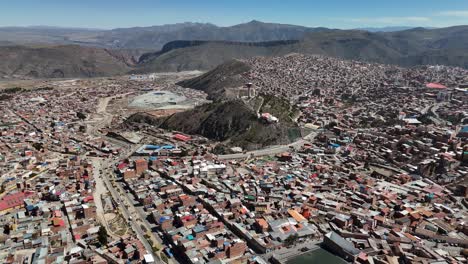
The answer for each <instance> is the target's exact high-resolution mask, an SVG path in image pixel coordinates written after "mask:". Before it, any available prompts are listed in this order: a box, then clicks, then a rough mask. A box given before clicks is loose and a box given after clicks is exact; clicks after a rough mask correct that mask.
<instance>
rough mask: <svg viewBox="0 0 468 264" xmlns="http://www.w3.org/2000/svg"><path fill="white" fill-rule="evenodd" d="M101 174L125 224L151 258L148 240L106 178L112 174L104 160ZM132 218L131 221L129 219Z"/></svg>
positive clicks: (107, 162)
mask: <svg viewBox="0 0 468 264" xmlns="http://www.w3.org/2000/svg"><path fill="white" fill-rule="evenodd" d="M103 168H104V169H103V172H104V175H102V179H103V180H104V183H105V185H106V187H107V189H108V190H109V192H110V194H111V196H112V198H113V199H114V201H117V202H118V203H119V204H118V205H119V208H120V211H121V212H122V215H123V217H124V218H125V219H126V220H127V223H128V224H129V225H130V226H131V227H132V229H133V231H135V234H136V235H137V237H138V239H139V240H140V241H141V242H142V243H143V245H144V246H145V249H146V251H147V252H149V253H151V254H152V255H153V256H154V255H155V253H154V252H153V248H152V247H151V245H150V244H149V242H148V240H147V239H146V237H145V232H144V231H143V230H142V229H141V227H140V225H139V224H138V222H137V221H136V220H134V219H133V218H134V216H133V214H132V212H130V210H128V209H127V206H126V205H125V204H124V203H122V202H120V201H121V195H120V194H119V193H118V192H117V191H116V189H115V188H114V186H112V183H111V182H110V181H109V178H108V177H107V176H106V175H108V173H111V172H112V163H111V164H109V161H108V160H106V161H104V162H103ZM130 217H132V219H130Z"/></svg>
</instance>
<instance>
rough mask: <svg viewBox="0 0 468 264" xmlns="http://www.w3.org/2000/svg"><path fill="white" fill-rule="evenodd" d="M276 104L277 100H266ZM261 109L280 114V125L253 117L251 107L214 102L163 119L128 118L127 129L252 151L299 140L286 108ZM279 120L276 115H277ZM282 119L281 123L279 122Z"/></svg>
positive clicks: (144, 116) (145, 116) (137, 116)
mask: <svg viewBox="0 0 468 264" xmlns="http://www.w3.org/2000/svg"><path fill="white" fill-rule="evenodd" d="M271 100H280V99H271V98H270V99H268V100H267V101H269V102H270V101H271ZM274 105H275V107H272V105H271V104H268V105H265V110H267V109H268V110H271V111H272V114H276V113H278V114H279V113H280V112H281V113H282V114H283V115H282V116H281V117H280V122H279V123H277V124H267V123H265V122H263V121H261V120H259V118H258V117H257V113H256V112H255V110H254V109H252V107H250V106H249V105H248V104H246V103H244V102H243V101H241V100H227V101H218V102H214V103H211V104H205V105H201V106H198V107H196V108H194V109H192V110H189V111H186V112H181V113H176V114H173V115H171V116H169V117H167V118H155V117H154V116H151V115H149V114H146V113H137V114H134V115H132V116H131V117H129V118H128V119H127V121H126V123H127V125H134V124H138V123H146V124H151V125H156V126H159V127H161V128H165V129H170V130H177V131H182V132H185V133H187V134H198V135H202V136H205V137H207V138H210V139H213V140H217V141H222V142H224V144H225V145H226V146H230V147H233V146H240V147H242V148H243V149H255V148H259V147H264V146H270V145H278V144H288V143H291V142H292V141H294V140H295V139H296V138H298V137H300V135H301V134H300V129H299V128H298V127H297V125H296V124H295V123H294V122H292V121H291V119H289V118H288V117H286V116H284V114H285V113H291V114H293V113H294V110H292V108H291V107H290V106H289V104H287V103H285V104H274ZM278 116H279V115H278ZM283 117H284V119H281V118H283Z"/></svg>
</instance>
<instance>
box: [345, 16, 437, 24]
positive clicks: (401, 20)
mask: <svg viewBox="0 0 468 264" xmlns="http://www.w3.org/2000/svg"><path fill="white" fill-rule="evenodd" d="M349 21H350V22H355V23H377V24H389V25H400V24H409V23H423V22H429V21H431V19H430V18H428V17H416V16H411V17H372V18H352V19H349Z"/></svg>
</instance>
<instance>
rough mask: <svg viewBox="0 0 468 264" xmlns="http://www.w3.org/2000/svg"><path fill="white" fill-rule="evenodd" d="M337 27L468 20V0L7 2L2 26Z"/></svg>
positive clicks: (0, 5) (0, 15)
mask: <svg viewBox="0 0 468 264" xmlns="http://www.w3.org/2000/svg"><path fill="white" fill-rule="evenodd" d="M253 19H256V20H260V21H264V22H277V23H287V24H297V25H304V26H312V27H315V26H324V27H333V28H356V27H382V26H434V27H445V26H452V25H461V24H464V25H467V24H468V0H167V1H158V0H133V1H130V0H128V1H123V0H76V1H75V0H4V1H1V2H0V26H28V25H49V26H62V27H90V28H116V27H133V26H151V25H161V24H170V23H177V22H186V21H189V22H210V23H214V24H217V25H221V26H227V25H234V24H239V23H243V22H248V21H250V20H253Z"/></svg>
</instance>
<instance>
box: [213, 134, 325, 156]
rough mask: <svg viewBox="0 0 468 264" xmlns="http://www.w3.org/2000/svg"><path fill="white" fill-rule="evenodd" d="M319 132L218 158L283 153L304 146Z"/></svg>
mask: <svg viewBox="0 0 468 264" xmlns="http://www.w3.org/2000/svg"><path fill="white" fill-rule="evenodd" d="M317 134H318V131H317V130H314V131H313V132H311V133H310V134H308V135H307V136H305V137H303V138H302V139H300V140H298V141H296V142H293V143H291V144H289V145H281V146H277V147H272V148H266V149H259V150H253V151H249V152H246V153H237V154H228V155H219V156H218V159H221V160H231V159H245V158H250V157H261V156H269V155H275V154H279V153H283V152H285V151H288V150H290V148H300V147H302V146H304V144H305V143H307V142H309V140H311V139H313V138H314V137H315V136H317Z"/></svg>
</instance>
